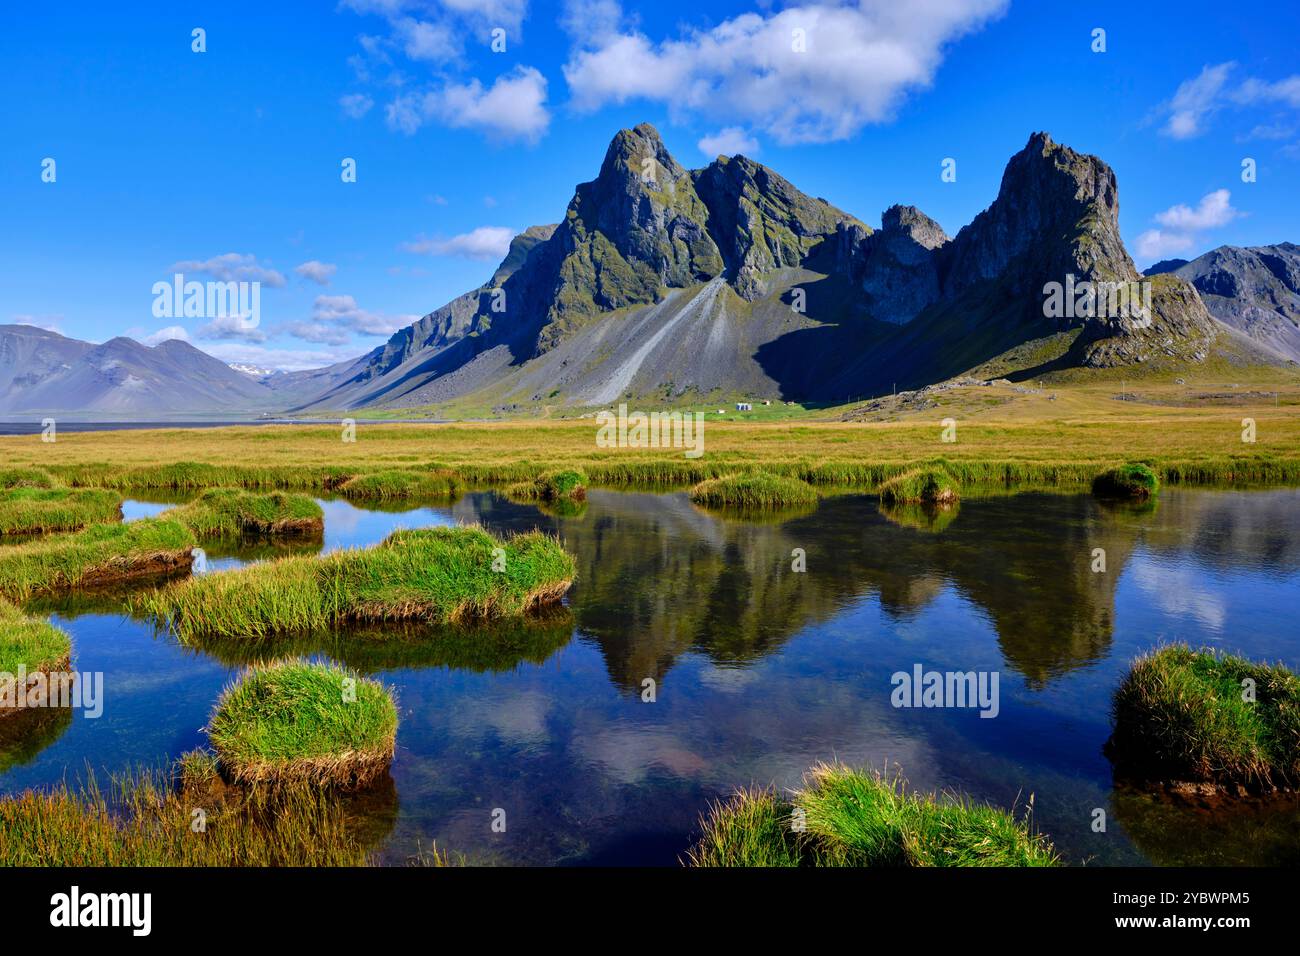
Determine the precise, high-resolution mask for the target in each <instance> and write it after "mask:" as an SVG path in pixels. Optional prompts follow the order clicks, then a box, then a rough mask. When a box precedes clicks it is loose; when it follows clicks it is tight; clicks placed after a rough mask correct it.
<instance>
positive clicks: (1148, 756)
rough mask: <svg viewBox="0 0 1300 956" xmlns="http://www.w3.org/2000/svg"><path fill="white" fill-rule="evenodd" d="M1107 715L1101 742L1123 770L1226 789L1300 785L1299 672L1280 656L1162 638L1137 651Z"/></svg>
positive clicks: (1152, 778)
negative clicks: (1270, 660) (1108, 729)
mask: <svg viewBox="0 0 1300 956" xmlns="http://www.w3.org/2000/svg"><path fill="white" fill-rule="evenodd" d="M1252 695H1253V699H1252ZM1112 717H1113V719H1114V732H1113V733H1112V735H1111V739H1110V742H1109V743H1108V745H1107V752H1108V753H1109V755H1110V757H1111V759H1112V761H1114V763H1115V767H1116V771H1117V772H1118V773H1120V774H1121V775H1122V776H1127V777H1130V778H1134V779H1139V780H1143V781H1148V782H1158V783H1170V784H1193V785H1204V786H1208V787H1212V788H1216V789H1225V790H1229V791H1240V790H1245V791H1250V792H1259V791H1271V790H1280V789H1296V788H1297V787H1300V677H1297V676H1296V674H1294V673H1292V672H1291V671H1290V670H1288V669H1287V668H1285V667H1283V666H1281V665H1273V666H1270V665H1267V664H1257V663H1253V662H1251V661H1248V660H1244V659H1242V658H1240V657H1234V656H1231V655H1226V654H1219V653H1216V652H1214V651H1210V650H1205V651H1193V650H1192V649H1191V648H1190V647H1188V646H1187V645H1185V644H1174V645H1170V646H1167V647H1162V648H1160V649H1159V650H1157V651H1154V652H1152V653H1150V654H1147V655H1145V656H1143V657H1140V658H1138V659H1137V660H1136V661H1134V663H1133V669H1132V670H1131V671H1130V672H1129V674H1128V676H1127V677H1126V678H1125V679H1124V682H1123V683H1122V684H1121V685H1120V687H1119V690H1118V691H1116V693H1115V699H1114V701H1113V704H1112Z"/></svg>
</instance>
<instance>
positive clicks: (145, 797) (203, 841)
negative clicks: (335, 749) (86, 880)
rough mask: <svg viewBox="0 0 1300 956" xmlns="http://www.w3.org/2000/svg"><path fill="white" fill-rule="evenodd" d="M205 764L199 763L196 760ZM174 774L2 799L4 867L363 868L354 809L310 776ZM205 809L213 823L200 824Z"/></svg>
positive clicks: (1, 861) (0, 850)
mask: <svg viewBox="0 0 1300 956" xmlns="http://www.w3.org/2000/svg"><path fill="white" fill-rule="evenodd" d="M193 762H194V764H195V765H196V766H197V761H193ZM174 780H175V776H174V774H173V773H170V772H166V773H160V772H152V773H149V772H138V773H134V774H129V775H125V776H121V777H117V778H114V779H113V781H112V782H111V784H110V786H109V788H108V791H107V792H104V791H103V790H101V789H100V787H99V786H98V785H97V784H96V783H95V780H94V778H93V776H92V777H91V778H90V779H89V782H88V783H87V784H86V785H85V787H83V788H81V789H79V790H74V789H73V788H71V787H70V786H68V785H66V784H65V785H62V786H59V787H57V788H55V789H53V790H52V791H48V792H36V791H30V790H29V791H27V792H25V793H22V794H20V795H17V796H12V797H5V798H3V799H0V833H3V834H4V836H5V838H4V839H3V840H0V866H58V867H110V866H111V867H119V866H123V867H124V866H131V867H139V866H149V867H154V866H261V867H267V866H364V865H366V864H367V863H369V862H370V859H369V854H368V852H367V849H366V847H365V845H364V844H363V842H362V840H361V839H359V834H358V832H357V828H356V827H355V825H354V822H353V821H352V820H351V819H350V818H349V814H348V813H347V810H346V807H345V805H344V804H343V803H341V802H340V801H339V800H337V799H334V798H333V797H332V796H331V795H330V794H329V793H327V792H325V791H322V790H321V789H320V788H319V787H317V786H315V785H313V784H311V783H309V782H302V783H296V784H295V783H291V784H286V785H285V786H281V787H277V788H274V789H271V788H259V789H256V790H246V789H244V788H239V787H221V786H219V782H218V781H213V780H211V779H207V780H206V783H205V785H204V786H202V787H199V788H197V792H196V790H195V789H184V788H178V787H176V786H175V785H174ZM196 809H202V810H203V811H204V813H205V825H204V827H203V828H202V831H201V832H196V830H195V829H194V827H193V823H194V819H195V818H194V816H193V812H194V810H196Z"/></svg>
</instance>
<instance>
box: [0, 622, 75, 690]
mask: <svg viewBox="0 0 1300 956" xmlns="http://www.w3.org/2000/svg"><path fill="white" fill-rule="evenodd" d="M71 658H72V643H71V641H70V640H69V639H68V635H67V634H66V633H65V632H64V631H62V630H60V629H59V628H57V627H55V626H54V625H53V624H51V623H50V622H49V621H46V620H44V619H43V618H39V617H31V616H30V615H27V614H24V613H23V612H22V611H20V610H19V609H18V608H16V607H14V606H13V605H12V604H10V603H9V602H7V601H0V673H3V674H17V673H18V668H19V667H23V668H25V669H26V670H27V672H28V673H29V674H30V673H35V672H36V671H52V670H56V669H57V668H59V667H63V666H66V665H67V664H68V663H69V661H70V660H71ZM3 713H4V710H3V708H0V714H3Z"/></svg>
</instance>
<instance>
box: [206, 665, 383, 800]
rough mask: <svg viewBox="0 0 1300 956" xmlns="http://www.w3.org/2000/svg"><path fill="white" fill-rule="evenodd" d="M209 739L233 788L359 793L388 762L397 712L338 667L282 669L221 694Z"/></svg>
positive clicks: (261, 672)
mask: <svg viewBox="0 0 1300 956" xmlns="http://www.w3.org/2000/svg"><path fill="white" fill-rule="evenodd" d="M208 737H209V739H210V740H211V741H212V746H213V747H214V748H215V749H216V752H217V758H218V761H219V763H220V767H221V769H222V770H223V771H224V772H225V773H227V774H228V775H229V776H230V777H231V778H232V779H233V780H234V781H235V782H236V783H240V784H246V785H258V784H271V785H276V786H279V785H282V784H284V783H292V782H308V783H313V784H317V785H328V786H333V787H340V788H343V789H353V788H357V787H365V786H368V785H369V784H371V783H373V782H374V781H375V780H376V779H377V778H379V777H380V776H382V775H383V774H385V773H387V772H388V767H389V765H390V764H391V763H392V761H393V752H394V748H395V747H396V741H397V704H396V703H395V702H394V700H393V695H392V693H391V692H390V691H388V690H387V689H386V688H385V687H384V686H383V685H382V684H380V683H378V682H377V681H373V680H370V679H368V678H365V677H362V676H360V675H359V674H356V673H354V672H352V671H348V670H345V669H344V668H341V667H339V666H337V665H334V664H311V663H308V662H306V661H285V662H281V663H277V664H271V665H269V666H265V667H256V668H253V669H251V670H249V671H247V672H245V673H244V675H243V676H242V677H241V678H240V679H239V681H238V682H237V683H235V684H234V685H232V686H231V687H229V688H227V689H226V691H225V693H223V694H222V695H221V699H220V700H219V701H218V702H217V707H216V710H215V711H214V712H213V714H212V719H211V721H210V723H209V726H208Z"/></svg>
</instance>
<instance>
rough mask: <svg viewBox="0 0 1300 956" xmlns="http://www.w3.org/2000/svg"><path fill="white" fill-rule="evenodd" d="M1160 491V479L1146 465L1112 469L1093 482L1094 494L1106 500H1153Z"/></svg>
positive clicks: (1123, 466) (1131, 465) (1122, 466)
mask: <svg viewBox="0 0 1300 956" xmlns="http://www.w3.org/2000/svg"><path fill="white" fill-rule="evenodd" d="M1159 491H1160V479H1159V478H1158V477H1157V476H1156V473H1155V472H1154V471H1152V470H1151V469H1150V468H1148V467H1147V466H1146V465H1139V464H1130V465H1121V466H1120V467H1118V468H1110V469H1108V470H1106V471H1103V472H1102V473H1101V474H1100V475H1098V476H1097V477H1096V478H1094V479H1093V480H1092V493H1093V494H1094V495H1098V496H1101V497H1104V498H1151V497H1154V496H1155V495H1156V494H1158V493H1159Z"/></svg>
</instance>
